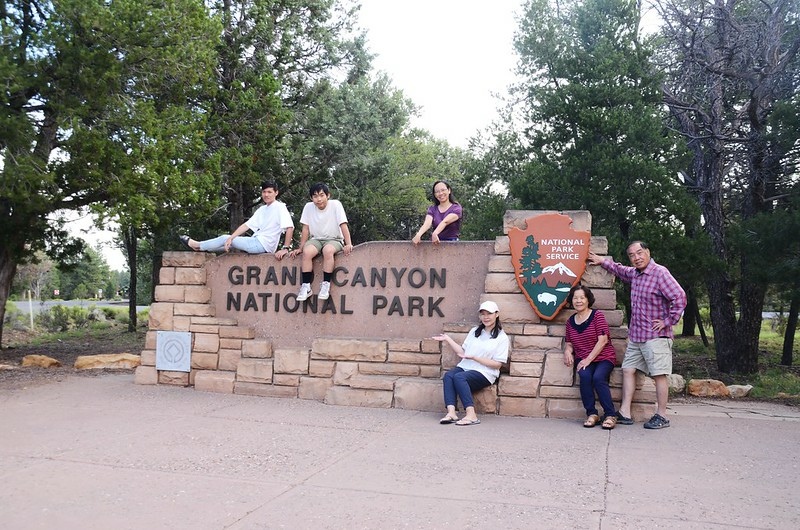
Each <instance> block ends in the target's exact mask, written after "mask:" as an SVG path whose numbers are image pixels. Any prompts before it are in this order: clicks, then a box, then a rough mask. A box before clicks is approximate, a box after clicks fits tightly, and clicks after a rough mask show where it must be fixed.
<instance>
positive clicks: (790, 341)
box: [781, 286, 800, 366]
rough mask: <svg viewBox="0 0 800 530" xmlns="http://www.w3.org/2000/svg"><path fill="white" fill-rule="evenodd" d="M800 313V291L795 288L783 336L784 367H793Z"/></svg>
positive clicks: (782, 362) (782, 357)
mask: <svg viewBox="0 0 800 530" xmlns="http://www.w3.org/2000/svg"><path fill="white" fill-rule="evenodd" d="M797 287H800V286H797ZM798 312H800V289H798V288H795V290H794V291H793V292H792V303H791V304H790V305H789V317H788V318H787V320H786V332H785V333H784V335H783V355H782V356H781V364H782V365H784V366H791V365H792V351H793V350H794V334H795V332H796V331H797V314H798Z"/></svg>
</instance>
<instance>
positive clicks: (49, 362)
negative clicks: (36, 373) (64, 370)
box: [22, 354, 61, 368]
mask: <svg viewBox="0 0 800 530" xmlns="http://www.w3.org/2000/svg"><path fill="white" fill-rule="evenodd" d="M22 366H36V367H39V368H57V367H59V366H61V361H59V360H57V359H53V358H52V357H48V356H47V355H37V354H33V355H26V356H25V357H23V358H22Z"/></svg>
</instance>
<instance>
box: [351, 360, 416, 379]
mask: <svg viewBox="0 0 800 530" xmlns="http://www.w3.org/2000/svg"><path fill="white" fill-rule="evenodd" d="M358 372H359V373H361V374H364V375H396V376H415V375H419V366H417V365H415V364H383V363H358Z"/></svg>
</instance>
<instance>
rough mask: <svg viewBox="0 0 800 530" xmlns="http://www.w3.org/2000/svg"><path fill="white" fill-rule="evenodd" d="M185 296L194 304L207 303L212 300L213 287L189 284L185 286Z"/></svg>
mask: <svg viewBox="0 0 800 530" xmlns="http://www.w3.org/2000/svg"><path fill="white" fill-rule="evenodd" d="M184 289H185V292H184V298H185V300H186V301H187V302H190V303H194V304H207V303H209V302H211V289H209V288H208V287H206V286H205V285H187V286H185V287H184Z"/></svg>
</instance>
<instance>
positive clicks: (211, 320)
mask: <svg viewBox="0 0 800 530" xmlns="http://www.w3.org/2000/svg"><path fill="white" fill-rule="evenodd" d="M238 323H239V322H238V321H237V320H236V319H235V318H221V317H219V318H218V317H209V316H193V317H192V324H197V325H200V326H236V325H237V324H238Z"/></svg>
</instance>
